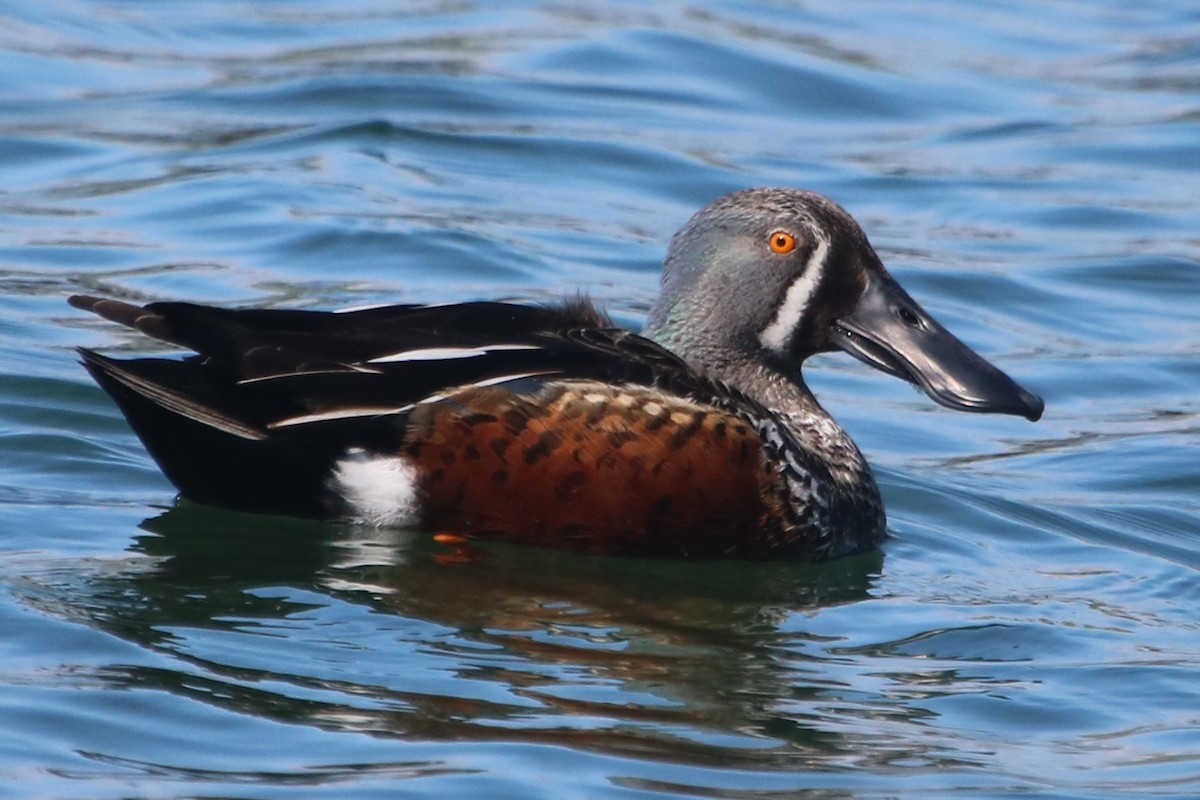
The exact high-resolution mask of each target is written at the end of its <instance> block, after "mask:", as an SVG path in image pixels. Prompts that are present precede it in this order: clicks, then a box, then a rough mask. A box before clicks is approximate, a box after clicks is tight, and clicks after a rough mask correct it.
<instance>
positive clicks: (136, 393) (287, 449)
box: [79, 348, 344, 517]
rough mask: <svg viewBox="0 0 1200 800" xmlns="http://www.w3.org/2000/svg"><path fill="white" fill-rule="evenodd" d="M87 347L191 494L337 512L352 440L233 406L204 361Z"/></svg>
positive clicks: (95, 371)
mask: <svg viewBox="0 0 1200 800" xmlns="http://www.w3.org/2000/svg"><path fill="white" fill-rule="evenodd" d="M79 354H80V355H81V356H82V358H83V362H82V363H83V365H84V367H86V368H87V370H88V372H90V373H91V375H92V377H93V378H95V380H96V382H97V383H98V384H100V386H101V388H103V389H104V391H106V392H108V394H109V395H111V396H112V398H113V400H115V401H116V403H117V406H118V407H119V408H120V409H121V412H122V413H123V414H124V415H125V418H126V419H127V420H128V421H129V425H130V427H132V428H133V430H134V432H135V433H136V434H137V436H138V438H139V439H141V440H142V444H143V445H145V447H146V450H147V451H149V453H150V455H151V457H153V458H154V460H155V461H156V462H158V465H159V467H161V468H162V471H163V472H164V473H165V474H166V476H167V478H168V479H169V480H170V481H171V483H173V484H175V486H176V487H177V488H178V489H179V491H180V492H181V493H182V494H183V495H184V497H187V498H188V499H190V500H195V501H197V502H200V503H206V504H209V505H214V506H220V507H223V508H229V509H235V510H239V511H254V512H259V513H268V514H286V515H289V516H304V517H327V516H329V509H328V508H327V507H326V505H325V502H324V500H323V498H324V497H325V495H326V488H325V481H326V479H327V478H328V475H329V471H330V468H331V467H332V464H333V461H334V459H336V458H337V457H338V455H340V453H341V452H342V451H343V450H344V447H339V446H337V445H335V444H333V443H330V444H328V445H323V444H322V443H321V442H320V441H319V440H318V441H314V440H313V439H311V438H307V437H305V438H304V439H303V440H298V439H295V438H289V437H286V436H279V435H277V434H275V433H273V432H268V431H267V430H266V429H265V428H261V427H259V426H257V425H255V424H254V423H253V422H249V421H247V420H246V419H245V418H244V416H243V415H237V416H235V415H234V414H232V413H228V412H227V411H226V409H227V408H229V406H230V403H229V398H228V397H225V396H223V393H222V389H221V388H220V387H219V386H214V384H213V382H212V381H210V380H208V379H207V378H206V376H205V374H204V371H203V370H202V368H201V367H200V365H199V364H198V363H196V362H189V361H172V360H167V359H156V358H142V359H133V360H127V361H120V360H116V359H111V358H107V357H105V356H102V355H100V354H98V353H95V352H92V351H91V350H87V349H84V348H80V349H79Z"/></svg>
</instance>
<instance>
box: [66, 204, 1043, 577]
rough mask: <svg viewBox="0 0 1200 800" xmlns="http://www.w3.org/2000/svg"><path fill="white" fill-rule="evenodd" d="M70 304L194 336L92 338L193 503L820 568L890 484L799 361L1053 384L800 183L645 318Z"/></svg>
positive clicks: (722, 222)
mask: <svg viewBox="0 0 1200 800" xmlns="http://www.w3.org/2000/svg"><path fill="white" fill-rule="evenodd" d="M70 302H71V304H72V305H74V306H76V307H77V308H81V309H85V310H87V311H91V312H93V313H95V314H98V315H100V316H101V317H104V318H105V319H108V320H112V321H113V322H117V323H120V324H122V325H126V326H128V327H131V328H134V329H136V330H138V331H141V332H142V333H145V334H147V335H149V336H152V337H154V338H155V339H160V340H162V341H164V342H169V343H171V344H175V345H180V346H182V347H185V348H189V349H191V350H193V351H194V352H195V355H191V356H188V357H186V358H184V359H183V360H170V359H162V358H138V359H131V360H115V359H112V358H108V357H106V356H102V355H100V354H98V353H95V352H93V351H91V350H87V349H80V351H79V352H80V353H81V354H82V357H83V363H84V365H85V366H86V367H87V369H88V370H89V371H90V372H91V374H92V376H93V377H94V378H95V379H96V381H97V382H98V383H99V384H100V386H101V387H102V388H103V389H104V390H105V391H106V392H108V393H109V394H110V395H112V397H113V399H114V400H115V401H116V402H117V405H118V406H119V407H120V409H121V411H122V412H124V414H125V417H126V418H127V419H128V420H129V424H130V425H131V426H132V427H133V430H134V431H135V432H136V433H137V435H138V436H139V437H140V438H141V440H142V442H143V443H144V445H145V446H146V449H147V450H148V451H149V452H150V455H151V456H153V457H154V459H155V461H157V462H158V464H159V466H160V467H161V468H162V470H163V472H165V473H166V475H167V477H168V478H169V479H170V480H171V481H172V482H173V483H174V484H175V485H176V486H177V487H178V488H179V490H180V492H181V493H182V494H183V495H184V496H185V497H188V498H190V499H192V500H195V501H197V502H200V503H207V504H211V505H215V506H222V507H225V508H231V509H238V510H243V511H252V512H262V513H269V514H285V515H292V516H303V517H319V518H330V519H349V520H356V521H362V522H365V523H369V524H374V525H387V526H391V525H396V526H415V527H420V528H423V529H429V530H433V531H444V532H449V533H452V534H455V535H458V536H467V537H479V538H492V539H503V540H509V541H518V542H529V543H536V544H542V545H552V546H558V547H570V548H575V549H580V550H585V551H591V552H598V553H641V554H674V555H686V556H699V557H735V558H799V559H814V560H815V559H824V558H831V557H837V556H843V555H847V554H850V553H855V552H859V551H862V550H866V549H870V548H873V547H875V546H877V545H878V544H879V543H880V541H882V539H883V538H884V536H885V531H886V526H885V519H884V512H883V505H882V502H881V499H880V494H879V489H878V487H877V486H876V483H875V479H874V477H872V475H871V470H870V468H869V467H868V466H867V462H866V460H865V459H864V458H863V456H862V454H861V453H860V452H859V450H858V448H857V447H856V446H855V445H854V442H853V441H851V439H850V437H849V436H848V435H847V434H846V432H845V431H843V430H842V429H841V428H840V427H839V426H838V424H837V423H836V422H834V420H833V418H832V417H830V416H829V414H827V413H826V412H825V410H824V409H823V408H821V406H820V404H818V402H817V401H816V399H815V398H814V397H813V395H812V393H811V392H810V391H809V389H808V387H807V386H806V385H805V383H804V379H803V377H802V376H801V366H802V365H803V363H804V360H805V359H806V358H808V357H809V356H811V355H813V354H814V353H820V352H824V351H830V350H835V349H841V350H845V351H847V352H849V353H850V354H852V355H854V356H856V357H857V358H859V359H860V360H862V361H864V362H866V363H867V364H870V365H871V366H873V367H875V368H877V369H879V370H881V371H883V372H885V373H888V374H889V375H894V376H896V377H899V378H903V379H905V380H908V381H911V382H912V383H914V384H916V385H917V386H919V387H920V388H921V389H923V390H924V391H925V392H926V393H927V394H928V395H929V396H930V397H932V398H933V399H934V400H936V401H937V402H938V403H941V404H942V405H944V406H948V407H950V408H956V409H962V410H967V411H982V412H997V413H1005V414H1018V415H1021V416H1024V417H1027V418H1028V419H1030V420H1037V419H1038V418H1039V417H1040V416H1041V413H1042V408H1043V404H1042V401H1041V399H1039V398H1038V397H1037V396H1035V395H1033V394H1031V393H1030V392H1028V391H1026V390H1024V389H1022V388H1021V387H1020V386H1018V385H1017V384H1016V383H1014V382H1013V381H1012V380H1011V379H1010V378H1009V377H1008V376H1007V375H1005V374H1004V373H1003V372H1001V371H1000V370H998V369H996V368H995V367H994V366H992V365H991V364H989V363H988V362H987V361H985V360H984V359H983V358H981V357H980V356H979V355H977V354H976V353H975V352H973V351H972V350H971V349H970V348H968V347H967V346H966V345H964V344H963V343H962V342H960V341H959V340H958V339H956V338H954V336H952V335H951V334H950V333H948V332H947V331H946V330H945V329H944V328H942V326H941V325H939V324H938V323H937V322H936V321H935V320H934V319H933V318H932V317H930V316H929V315H928V314H927V313H925V311H924V310H922V309H921V307H920V306H918V305H917V304H916V302H914V301H913V300H912V299H911V298H910V297H909V296H908V294H907V293H905V291H904V290H903V289H902V288H901V287H900V286H899V284H897V283H896V281H895V280H894V279H893V278H892V277H891V276H890V275H889V274H888V273H887V271H886V270H885V269H884V267H883V265H882V263H881V262H880V260H879V257H878V256H877V255H876V254H875V251H874V250H873V249H872V247H871V245H870V244H869V243H868V241H867V237H866V235H865V234H864V233H863V231H862V229H861V228H859V226H858V224H857V223H856V222H855V221H854V220H853V219H852V218H851V217H850V215H849V214H847V213H846V212H845V211H844V210H843V209H842V208H841V207H840V206H838V205H837V204H835V203H834V202H832V201H830V200H828V199H827V198H825V197H822V196H820V195H818V194H814V193H811V192H804V191H797V190H791V189H749V190H745V191H740V192H735V193H733V194H730V195H727V196H725V197H722V198H720V199H718V200H716V201H714V202H713V203H711V204H710V205H708V206H707V207H705V208H704V209H702V210H701V211H699V212H698V213H697V214H696V215H695V216H694V217H692V219H691V220H690V221H689V222H688V223H687V224H686V225H685V226H684V227H683V229H682V230H680V231H679V233H677V234H676V235H675V237H674V239H673V240H672V242H671V246H670V249H669V251H668V253H667V258H666V262H665V265H664V268H663V274H662V293H661V295H660V297H659V299H658V301H657V303H656V304H655V306H654V308H653V310H652V311H651V312H650V316H649V319H648V320H647V323H646V327H645V330H644V331H643V332H642V334H641V335H638V334H636V333H632V332H631V331H628V330H622V329H620V328H617V327H615V326H614V325H613V323H612V322H611V321H610V320H609V318H608V317H607V316H606V315H605V314H603V313H602V312H600V311H598V310H597V309H596V308H595V307H594V306H593V305H592V304H591V303H590V302H589V301H588V300H586V299H575V300H571V301H568V302H565V303H563V304H561V305H558V306H553V307H534V306H525V305H517V304H509V303H490V302H478V303H459V304H453V305H432V306H414V305H390V306H380V307H373V308H367V309H361V310H350V311H346V312H314V311H287V310H256V309H235V310H228V309H221V308H213V307H209V306H201V305H193V304H190V303H151V304H149V305H147V306H145V307H139V306H134V305H130V304H128V303H124V302H120V301H116V300H107V299H101V298H95V297H86V296H75V297H72V298H71V300H70Z"/></svg>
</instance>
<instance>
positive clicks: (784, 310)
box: [758, 230, 829, 353]
mask: <svg viewBox="0 0 1200 800" xmlns="http://www.w3.org/2000/svg"><path fill="white" fill-rule="evenodd" d="M813 237H814V238H815V239H816V240H817V246H816V247H814V248H813V251H812V255H810V256H809V257H808V263H807V264H805V265H804V271H803V272H801V273H800V277H798V278H796V280H794V281H792V285H791V286H789V287H788V290H787V294H786V295H784V298H783V303H782V304H781V305H780V306H779V311H777V312H776V313H775V319H773V320H771V324H770V325H768V326H767V327H765V328H763V330H762V333H760V334H759V335H758V340H759V341H760V342H762V346H763V347H765V348H766V349H768V350H771V351H772V352H775V353H786V352H787V349H788V342H789V341H790V340H791V338H792V333H793V331H795V330H796V326H798V325H799V324H800V320H802V319H804V313H805V312H806V311H807V310H808V303H809V300H811V299H812V294H813V291H815V290H816V288H817V284H818V283H820V282H821V275H822V274H823V273H824V272H825V258H826V256H828V255H829V237H827V236H825V235H824V234H822V233H821V232H819V231H815V230H814V231H813Z"/></svg>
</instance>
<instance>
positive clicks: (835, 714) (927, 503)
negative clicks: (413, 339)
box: [0, 0, 1200, 798]
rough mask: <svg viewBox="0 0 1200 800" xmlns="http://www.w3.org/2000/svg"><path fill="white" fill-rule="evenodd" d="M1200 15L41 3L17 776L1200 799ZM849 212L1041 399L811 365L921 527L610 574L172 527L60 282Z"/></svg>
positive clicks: (68, 783) (12, 225)
mask: <svg viewBox="0 0 1200 800" xmlns="http://www.w3.org/2000/svg"><path fill="white" fill-rule="evenodd" d="M1197 41H1200V15H1198V14H1197V13H1196V11H1195V10H1194V9H1193V8H1192V7H1191V5H1190V4H1188V3H1185V2H1181V1H1180V0H1176V1H1175V2H1163V3H1157V4H1152V5H1146V4H1143V5H1142V6H1139V7H1133V6H1130V5H1129V4H1128V3H1117V2H1115V1H1113V2H1093V3H1079V2H1072V1H1070V0H1052V1H1051V2H1038V3H1033V2H1020V3H1009V4H1005V6H1004V7H1003V8H995V9H992V8H988V9H982V8H981V7H979V6H977V5H976V4H970V3H954V2H949V1H948V0H947V1H946V2H938V1H937V0H925V1H924V2H912V3H903V4H899V3H888V2H858V3H838V2H827V1H826V0H817V1H816V2H757V3H756V2H734V1H733V0H721V1H720V2H714V3H708V4H702V5H695V4H683V3H659V4H655V5H653V6H649V7H646V6H644V5H642V4H632V3H630V4H625V3H611V4H605V5H603V6H600V7H596V6H594V5H592V4H573V3H547V4H542V5H539V4H533V3H486V4H472V3H449V2H445V3H443V2H418V3H410V4H402V6H400V7H397V6H396V5H395V4H387V3H377V4H374V3H369V2H352V3H345V2H336V3H335V2H331V0H308V2H288V3H276V2H247V3H240V4H228V3H218V2H202V1H201V0H184V1H183V2H175V3H157V4H141V3H132V2H94V3H74V2H65V3H44V4H36V5H35V4H25V5H24V6H22V7H18V8H15V9H13V8H10V9H9V11H8V12H7V13H6V15H5V16H4V18H3V21H2V22H0V169H2V174H3V175H4V180H3V182H2V183H0V590H2V591H0V631H2V632H3V635H0V719H2V720H4V725H3V728H2V729H0V730H2V732H0V796H11V797H14V798H29V797H46V798H49V797H55V798H58V797H62V798H75V797H85V796H86V797H93V798H109V797H111V798H124V797H201V796H203V797H218V796H219V797H247V798H266V797H272V798H276V797H297V798H300V797H303V798H312V797H345V798H369V797H374V796H387V797H394V796H397V795H399V796H417V797H419V796H430V797H472V798H474V797H496V798H500V797H514V798H517V797H520V798H529V797H547V798H563V797H580V798H584V797H586V798H596V797H670V796H704V797H746V798H749V797H753V798H764V797H784V796H788V797H790V796H796V795H801V796H807V795H812V796H818V797H879V798H883V797H897V796H911V797H922V798H936V797H951V796H953V797H956V798H957V797H964V796H966V797H1001V796H1015V795H1019V796H1022V797H1047V798H1049V797H1055V798H1059V797H1071V798H1111V797H1115V796H1122V795H1125V796H1134V797H1146V796H1159V797H1180V798H1184V797H1195V796H1197V795H1198V794H1200V734H1198V733H1197V730H1198V729H1200V689H1198V688H1197V687H1198V686H1200V636H1198V628H1200V625H1198V624H1197V612H1196V609H1197V608H1198V607H1200V576H1198V569H1200V523H1198V522H1197V512H1198V511H1200V503H1198V502H1197V499H1198V490H1200V460H1198V459H1197V458H1196V452H1197V451H1196V447H1197V443H1198V436H1197V433H1198V431H1200V422H1198V419H1200V416H1198V415H1200V401H1198V400H1197V397H1198V394H1200V393H1198V391H1197V390H1198V389H1200V311H1198V310H1197V308H1198V306H1197V303H1196V287H1197V275H1198V271H1197V267H1198V265H1200V238H1198V237H1197V221H1198V220H1200V180H1198V177H1200V176H1198V173H1200V81H1197V79H1196V75H1197V74H1200V72H1198V70H1200V47H1198V46H1197V44H1196V42H1197ZM762 184H778V185H790V186H801V187H807V188H812V189H816V190H818V191H821V192H824V193H826V194H829V195H830V196H832V197H834V198H835V199H837V200H838V201H839V202H841V203H842V204H843V205H844V206H846V207H847V208H848V209H849V210H850V211H851V212H852V213H853V214H854V215H855V216H856V217H857V218H858V219H859V220H860V221H861V222H862V224H863V226H864V227H865V228H866V230H867V232H868V234H869V235H870V237H871V239H872V241H873V243H874V244H875V246H876V248H877V249H878V250H879V252H880V254H881V255H882V256H883V258H884V260H885V262H886V263H887V264H888V265H889V267H890V268H891V270H892V271H893V272H894V273H895V274H896V275H898V276H899V277H900V278H901V280H902V281H903V282H904V283H905V285H906V286H907V287H908V289H909V290H910V292H911V293H912V294H913V295H914V296H916V297H917V298H919V299H920V300H921V301H922V302H923V303H924V305H925V306H926V307H927V308H928V309H929V310H931V311H932V312H933V313H934V314H935V315H937V316H938V317H939V319H941V321H942V322H944V323H945V324H946V325H947V326H948V327H949V328H951V329H952V330H953V331H954V332H955V333H956V334H957V335H959V336H960V338H963V339H964V340H966V341H968V342H969V343H970V344H971V345H972V346H974V347H975V348H977V349H978V350H979V351H981V352H983V353H985V354H987V355H988V357H989V358H991V359H993V360H994V361H995V362H996V363H998V364H999V365H1000V366H1001V367H1002V368H1003V369H1005V370H1006V371H1008V372H1010V373H1011V374H1013V375H1014V376H1017V377H1018V378H1019V379H1020V380H1021V381H1022V382H1023V383H1025V384H1027V385H1029V386H1030V387H1031V388H1033V389H1035V390H1036V391H1038V392H1039V393H1041V394H1042V395H1043V396H1044V397H1045V398H1046V400H1047V413H1046V416H1045V418H1044V419H1043V420H1042V421H1041V422H1040V423H1038V424H1036V425H1031V424H1029V423H1027V422H1025V421H1023V420H1020V419H1008V418H997V417H982V416H974V415H965V414H954V413H952V412H949V411H946V410H945V409H941V408H939V407H936V406H934V405H933V404H932V403H931V402H930V401H928V400H927V399H926V398H924V397H923V396H920V395H918V394H916V393H914V392H912V391H911V390H910V389H909V388H907V387H905V386H904V385H902V384H900V383H899V382H897V381H893V380H889V379H888V378H886V377H885V376H882V375H880V374H879V373H874V372H870V371H869V370H867V369H866V368H864V367H862V366H860V365H858V364H857V363H854V362H852V361H851V360H850V359H848V358H846V357H844V356H828V357H821V358H819V359H816V360H815V361H814V363H813V364H812V366H811V367H810V369H809V376H810V382H811V383H812V384H813V385H814V387H815V388H816V389H817V390H818V391H819V393H820V396H821V398H822V400H823V402H825V403H826V405H827V406H828V407H829V408H830V409H831V410H832V411H833V412H834V413H835V415H836V416H837V417H838V418H839V420H840V421H841V422H842V423H843V424H844V425H845V426H846V427H847V428H848V429H849V430H850V431H851V433H852V434H853V435H854V437H855V438H856V440H857V441H858V442H859V444H860V446H861V447H862V448H863V450H864V451H865V452H866V453H867V454H868V457H869V458H870V459H871V461H872V463H873V464H874V466H875V469H876V472H877V474H878V476H879V479H880V483H881V485H882V488H883V491H884V494H885V498H886V502H887V506H888V511H889V520H890V529H891V532H892V538H891V540H890V541H889V542H888V544H887V545H886V546H885V548H884V549H883V551H882V552H880V553H874V554H869V555H866V556H862V557H857V558H853V559H847V560H844V561H840V562H836V563H834V564H830V565H824V566H819V567H813V566H806V565H792V564H737V563H722V564H696V563H689V562H682V561H673V560H658V561H642V560H633V559H604V558H591V557H583V556H577V555H571V554H564V553H550V552H543V551H540V550H534V549H530V548H515V547H486V548H482V549H481V550H480V552H479V553H478V557H474V558H468V559H463V558H460V557H458V556H459V555H460V554H457V553H456V552H454V551H453V550H448V549H446V548H443V547H441V546H439V545H436V544H434V543H432V542H431V541H429V539H428V537H426V536H422V535H421V534H419V533H414V532H403V531H371V530H364V529H358V528H354V527H350V526H334V525H318V524H311V523H303V522H297V521H292V520H285V519H275V518H263V517H253V516H245V515H237V514H228V513H223V512H218V511H215V510H212V509H206V508H203V507H199V506H196V505H191V504H187V503H176V502H175V500H174V494H173V491H172V489H171V487H170V485H169V484H168V483H167V482H166V481H165V480H164V479H163V478H162V476H161V475H160V474H159V473H158V471H157V469H156V468H155V467H154V465H153V464H152V462H151V461H150V460H149V458H148V457H147V456H146V454H145V453H144V451H143V450H142V449H141V447H140V446H139V444H138V443H137V441H136V439H135V438H134V436H133V435H132V433H131V432H130V431H129V429H128V427H127V426H126V425H125V423H124V422H123V420H122V419H121V418H120V416H119V414H118V412H117V411H116V409H115V408H114V407H113V406H112V404H111V403H110V402H109V401H108V399H107V398H106V397H105V396H104V395H103V394H102V393H101V392H100V390H99V389H97V388H96V387H95V386H93V385H92V384H90V383H89V382H88V380H87V379H86V376H85V375H84V373H83V371H82V370H81V369H80V368H79V367H78V365H77V364H76V363H75V359H74V355H73V353H72V351H71V348H72V347H73V346H75V345H78V344H85V345H88V346H93V347H101V348H104V349H106V350H107V351H110V352H134V351H144V350H149V349H151V348H154V347H155V346H154V345H152V344H150V343H147V342H145V341H144V340H141V339H139V338H138V337H135V336H131V335H128V334H125V333H122V332H120V331H116V330H114V329H113V328H112V326H110V325H107V324H104V323H102V322H99V321H97V320H94V319H88V318H86V317H85V316H84V315H82V314H80V313H78V312H75V311H74V310H72V309H70V308H68V307H67V306H66V305H65V302H64V298H65V296H66V295H68V294H70V293H72V292H79V291H83V292H90V293H101V294H107V295H112V296H116V297H121V298H127V299H131V300H139V301H141V300H152V299H164V298H169V299H189V300H197V301H209V302H221V303H236V304H254V305H267V306H299V307H312V308H329V307H335V306H339V305H349V304H359V303H364V302H376V301H379V300H381V299H387V300H395V301H404V302H424V301H431V302H432V301H448V300H463V299H475V298H491V297H510V298H516V299H522V300H531V301H538V300H544V299H547V298H552V297H557V296H560V295H562V294H564V293H569V292H573V291H575V290H577V289H584V290H587V291H589V292H590V293H591V294H592V295H593V296H595V297H596V298H598V299H599V300H600V301H602V302H603V303H604V304H606V305H607V307H608V308H609V309H610V311H611V312H613V313H614V315H616V316H617V318H618V319H620V320H622V321H623V322H625V323H627V324H630V325H634V326H636V325H639V324H640V322H641V320H642V318H643V316H644V314H645V312H646V310H647V309H648V307H649V304H650V302H652V300H653V298H654V296H655V294H656V289H657V275H658V263H659V261H660V259H661V257H662V253H663V251H664V249H665V247H666V243H667V241H668V239H669V237H670V234H671V233H672V232H673V231H674V230H675V229H676V228H677V227H678V226H679V225H681V224H682V223H683V222H684V221H685V220H686V219H687V217H688V216H689V215H690V214H691V213H692V212H693V211H694V210H695V209H696V208H698V207H699V206H701V205H703V204H704V203H706V202H708V201H709V200H711V199H712V198H714V197H716V196H717V195H719V194H721V193H723V192H726V191H730V190H733V189H737V188H742V187H745V186H752V185H762Z"/></svg>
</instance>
